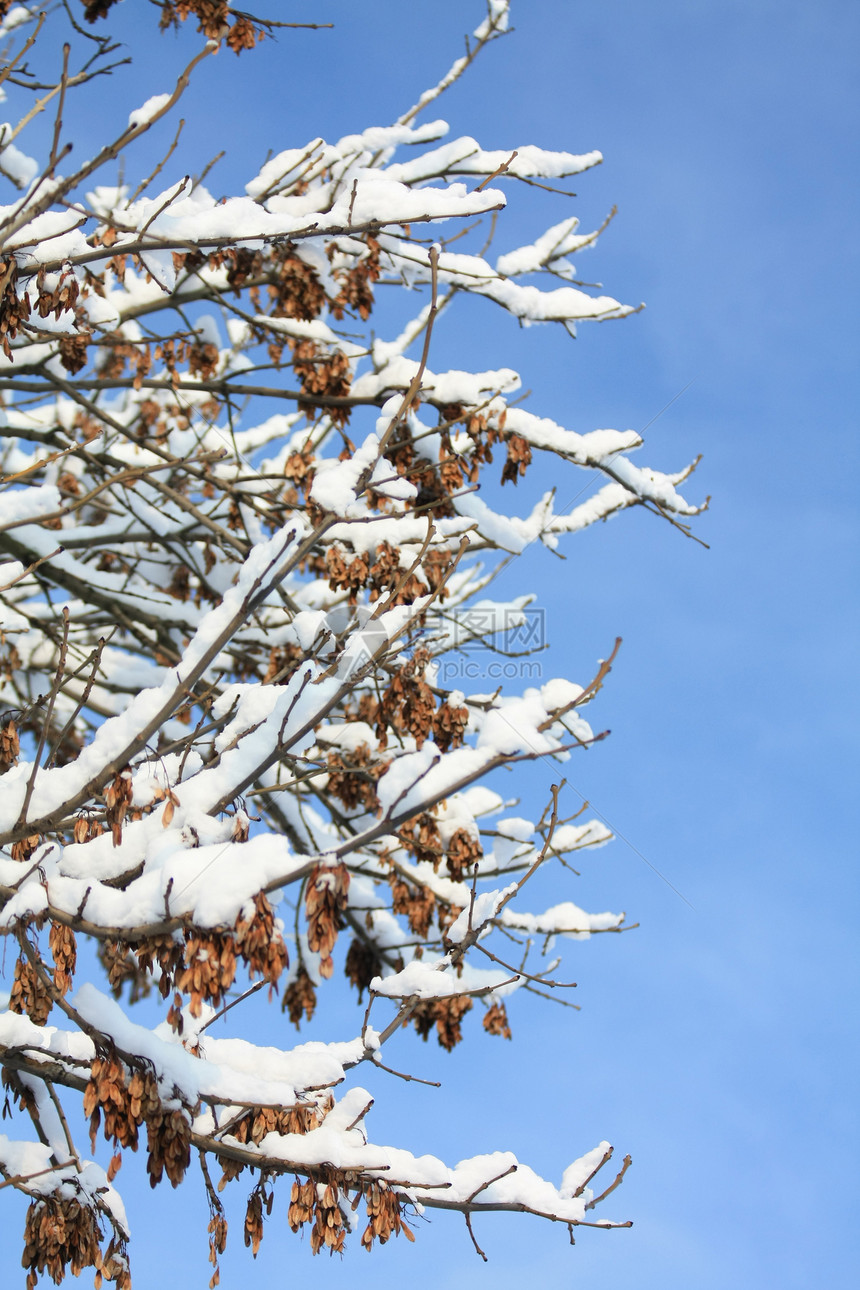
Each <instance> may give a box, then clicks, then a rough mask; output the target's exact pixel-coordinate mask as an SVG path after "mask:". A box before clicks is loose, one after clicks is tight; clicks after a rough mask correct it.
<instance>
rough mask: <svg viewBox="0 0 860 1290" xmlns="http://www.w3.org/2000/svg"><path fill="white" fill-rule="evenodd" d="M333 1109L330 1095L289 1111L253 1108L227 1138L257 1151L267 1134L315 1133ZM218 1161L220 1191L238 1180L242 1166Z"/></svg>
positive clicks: (235, 1161) (264, 1107) (279, 1108)
mask: <svg viewBox="0 0 860 1290" xmlns="http://www.w3.org/2000/svg"><path fill="white" fill-rule="evenodd" d="M333 1106H334V1098H333V1097H332V1096H331V1094H329V1095H328V1096H327V1097H325V1098H323V1099H322V1100H321V1101H319V1102H306V1103H302V1102H299V1103H297V1104H296V1105H295V1106H289V1107H283V1106H260V1107H256V1108H254V1110H252V1111H248V1113H247V1114H246V1115H243V1116H242V1118H241V1119H240V1120H238V1121H237V1122H236V1123H234V1124H232V1125H231V1127H230V1136H231V1137H232V1138H235V1139H236V1141H237V1142H240V1143H241V1144H242V1145H243V1146H245V1145H247V1144H249V1143H250V1144H253V1145H254V1146H255V1147H257V1146H259V1145H260V1143H261V1142H262V1141H263V1139H264V1138H265V1137H266V1135H267V1134H269V1133H280V1134H285V1133H298V1134H301V1135H304V1134H306V1133H310V1132H311V1130H313V1129H318V1128H319V1126H320V1125H321V1124H322V1122H323V1120H324V1119H325V1118H326V1116H327V1115H328V1113H329V1111H330V1110H331V1109H332V1107H333ZM218 1160H219V1163H220V1165H221V1169H222V1176H221V1181H220V1183H219V1185H218V1190H219V1191H221V1190H222V1189H223V1187H224V1185H225V1183H227V1182H232V1180H233V1179H234V1178H238V1177H239V1175H240V1174H241V1173H242V1171H243V1170H244V1168H245V1166H244V1164H243V1163H242V1161H241V1160H232V1159H230V1157H229V1156H219V1157H218Z"/></svg>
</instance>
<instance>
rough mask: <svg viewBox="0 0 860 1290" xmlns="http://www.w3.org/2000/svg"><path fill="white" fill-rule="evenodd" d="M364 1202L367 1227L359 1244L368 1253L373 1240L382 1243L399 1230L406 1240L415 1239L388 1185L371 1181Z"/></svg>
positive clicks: (371, 1247)
mask: <svg viewBox="0 0 860 1290" xmlns="http://www.w3.org/2000/svg"><path fill="white" fill-rule="evenodd" d="M365 1203H366V1205H367V1227H366V1228H365V1229H364V1232H363V1234H362V1237H361V1244H362V1247H363V1248H364V1249H365V1250H367V1252H368V1254H369V1253H370V1251H371V1250H372V1249H373V1242H374V1241H379V1244H380V1245H384V1244H385V1242H386V1241H387V1240H389V1238H390V1237H392V1236H399V1235H400V1233H401V1232H402V1233H403V1235H404V1236H405V1237H406V1239H407V1240H409V1241H414V1240H415V1236H414V1234H413V1233H412V1231H411V1229H410V1228H409V1227H408V1226H407V1225H406V1223H405V1222H404V1221H403V1216H402V1214H401V1212H400V1204H399V1202H398V1200H397V1197H396V1196H395V1194H394V1192H393V1191H392V1190H391V1188H390V1187H386V1186H385V1184H384V1183H382V1182H378V1183H373V1184H372V1185H371V1186H370V1188H369V1189H368V1191H367V1192H366V1195H365Z"/></svg>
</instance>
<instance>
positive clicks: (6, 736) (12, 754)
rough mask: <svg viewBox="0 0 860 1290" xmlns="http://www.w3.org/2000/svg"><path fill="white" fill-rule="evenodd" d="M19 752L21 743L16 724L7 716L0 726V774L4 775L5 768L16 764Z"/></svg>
mask: <svg viewBox="0 0 860 1290" xmlns="http://www.w3.org/2000/svg"><path fill="white" fill-rule="evenodd" d="M20 754H21V744H20V742H19V740H18V726H17V725H16V723H15V721H14V720H13V719H12V718H11V717H9V718H8V720H7V721H6V722H5V724H3V725H2V726H0V775H5V774H6V771H7V770H11V769H12V767H13V766H17V765H18V758H19V756H20Z"/></svg>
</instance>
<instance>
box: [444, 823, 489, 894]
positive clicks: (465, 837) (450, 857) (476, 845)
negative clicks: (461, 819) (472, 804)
mask: <svg viewBox="0 0 860 1290" xmlns="http://www.w3.org/2000/svg"><path fill="white" fill-rule="evenodd" d="M483 854H484V848H483V847H482V846H481V840H480V838H479V837H477V836H474V835H473V834H471V833H470V832H469V830H468V829H457V831H456V833H454V834H453V835H452V837H451V840H450V841H449V843H448V846H447V849H446V852H445V863H446V864H447V866H448V872H449V874H450V875H451V877H452V878H453V879H454V881H455V882H462V879H463V875H464V874H465V873H468V871H469V870H470V869H471V868H472V867H473V865H475V864H477V862H478V861H479V860H480V859H481V856H482V855H483Z"/></svg>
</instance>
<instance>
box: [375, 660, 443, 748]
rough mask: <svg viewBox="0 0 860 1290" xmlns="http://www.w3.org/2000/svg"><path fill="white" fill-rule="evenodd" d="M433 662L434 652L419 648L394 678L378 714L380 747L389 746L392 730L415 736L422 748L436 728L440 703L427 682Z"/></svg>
mask: <svg viewBox="0 0 860 1290" xmlns="http://www.w3.org/2000/svg"><path fill="white" fill-rule="evenodd" d="M429 662H430V651H429V650H427V649H423V648H419V649H416V650H415V652H414V654H413V655H412V657H411V658H410V659H409V660H408V662H406V663H404V664H403V666H402V667H401V668H399V669H398V670H397V671H396V672H395V673H394V676H393V677H392V678H391V684H390V685H389V686H388V688H387V690H386V691H385V693H384V694H383V696H382V702H381V703H380V705H379V711H378V713H377V725H376V737H377V739H378V740H379V746H380V748H385V747H387V744H388V733H389V730H391V729H393V730H397V731H400V732H401V733H408V734H410V735H412V737H413V738H414V740H415V743H416V746H417V747H418V748H420V747H421V746H422V744H423V743H424V740H425V739H426V738H427V737H428V735H429V734H430V733H431V731H432V729H433V722H434V718H435V716H436V700H435V698H434V697H433V691H432V690H431V689H430V686H429V685H428V684H427V682H426V681H425V680H424V671H425V669H426V667H427V664H428V663H429Z"/></svg>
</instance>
